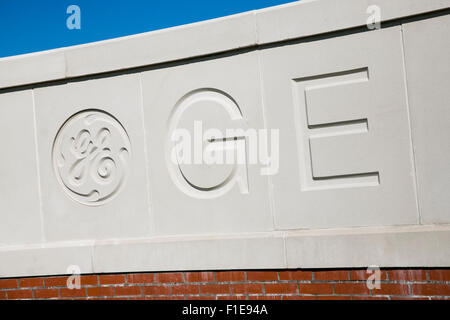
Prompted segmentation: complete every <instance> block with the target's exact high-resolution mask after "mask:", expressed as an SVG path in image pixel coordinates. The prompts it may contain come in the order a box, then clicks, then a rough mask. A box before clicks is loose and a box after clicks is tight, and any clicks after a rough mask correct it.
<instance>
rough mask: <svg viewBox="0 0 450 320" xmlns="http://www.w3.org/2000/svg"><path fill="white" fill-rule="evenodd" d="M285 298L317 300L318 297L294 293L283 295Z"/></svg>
mask: <svg viewBox="0 0 450 320" xmlns="http://www.w3.org/2000/svg"><path fill="white" fill-rule="evenodd" d="M283 300H316V297H315V296H298V295H292V296H283Z"/></svg>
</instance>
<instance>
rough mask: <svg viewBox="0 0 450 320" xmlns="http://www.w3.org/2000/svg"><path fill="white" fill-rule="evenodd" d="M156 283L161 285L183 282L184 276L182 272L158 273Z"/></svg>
mask: <svg viewBox="0 0 450 320" xmlns="http://www.w3.org/2000/svg"><path fill="white" fill-rule="evenodd" d="M155 282H159V283H176V282H183V275H182V274H181V273H180V272H169V273H156V274H155Z"/></svg>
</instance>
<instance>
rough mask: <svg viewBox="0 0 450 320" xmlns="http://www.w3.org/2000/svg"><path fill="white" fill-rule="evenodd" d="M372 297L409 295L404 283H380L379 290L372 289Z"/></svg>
mask: <svg viewBox="0 0 450 320" xmlns="http://www.w3.org/2000/svg"><path fill="white" fill-rule="evenodd" d="M372 295H397V296H407V295H409V289H408V285H407V284H405V283H381V284H380V289H377V288H373V289H372Z"/></svg>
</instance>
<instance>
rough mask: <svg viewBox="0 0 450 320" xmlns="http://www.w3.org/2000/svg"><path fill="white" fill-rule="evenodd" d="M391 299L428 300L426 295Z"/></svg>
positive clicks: (392, 298)
mask: <svg viewBox="0 0 450 320" xmlns="http://www.w3.org/2000/svg"><path fill="white" fill-rule="evenodd" d="M391 300H430V299H429V298H428V297H399V296H394V297H391Z"/></svg>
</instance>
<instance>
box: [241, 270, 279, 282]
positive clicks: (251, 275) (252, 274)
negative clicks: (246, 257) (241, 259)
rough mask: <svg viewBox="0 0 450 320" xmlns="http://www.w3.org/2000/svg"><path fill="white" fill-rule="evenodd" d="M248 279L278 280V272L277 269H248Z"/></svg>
mask: <svg viewBox="0 0 450 320" xmlns="http://www.w3.org/2000/svg"><path fill="white" fill-rule="evenodd" d="M247 280H248V281H275V280H278V274H277V272H275V271H248V272H247Z"/></svg>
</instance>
